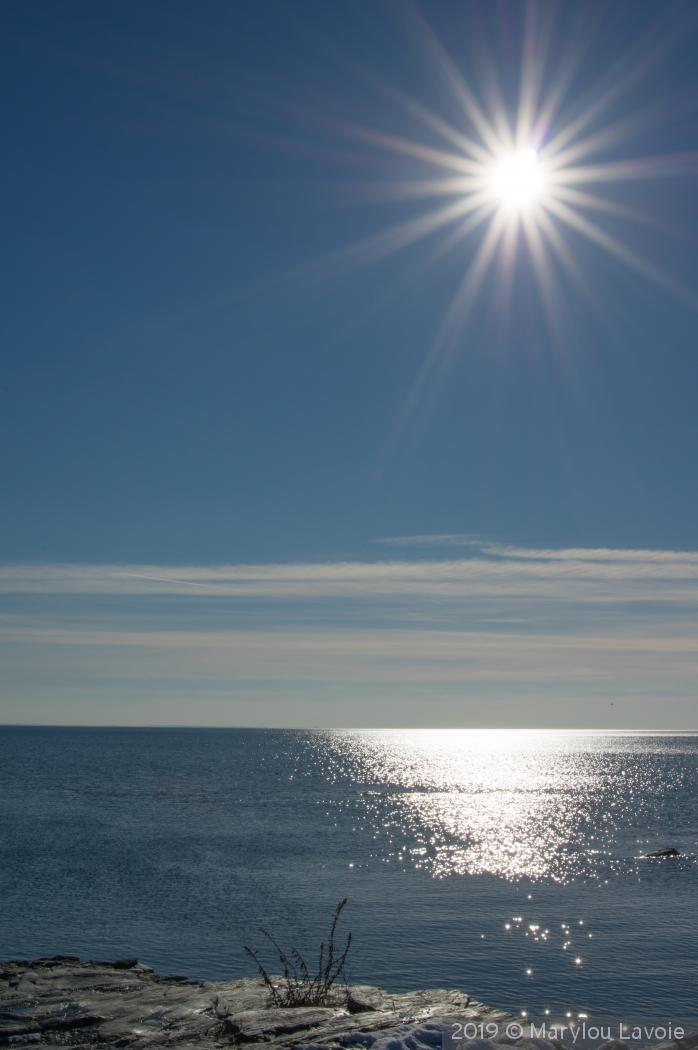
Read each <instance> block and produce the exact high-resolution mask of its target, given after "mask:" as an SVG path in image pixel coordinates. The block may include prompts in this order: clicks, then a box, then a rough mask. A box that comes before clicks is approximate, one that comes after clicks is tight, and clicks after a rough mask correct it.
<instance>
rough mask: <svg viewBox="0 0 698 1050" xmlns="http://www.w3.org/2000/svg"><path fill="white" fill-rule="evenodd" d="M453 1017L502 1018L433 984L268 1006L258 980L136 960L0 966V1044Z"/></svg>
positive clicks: (337, 1027) (284, 1040)
mask: <svg viewBox="0 0 698 1050" xmlns="http://www.w3.org/2000/svg"><path fill="white" fill-rule="evenodd" d="M454 1014H458V1015H459V1016H468V1017H471V1018H473V1019H478V1020H479V1019H480V1018H483V1019H485V1018H486V1019H487V1020H490V1021H504V1020H506V1019H507V1018H508V1017H509V1016H510V1015H508V1014H505V1013H503V1012H502V1011H497V1010H493V1009H491V1008H490V1007H488V1006H485V1005H484V1004H483V1003H478V1002H475V1001H474V1000H472V999H471V998H470V997H469V996H467V995H465V993H463V992H458V991H445V990H443V989H434V990H432V991H426V992H407V993H406V994H404V995H390V994H389V993H388V992H386V991H384V990H383V989H382V988H375V987H371V986H369V985H352V987H351V990H350V996H349V998H348V999H347V997H346V995H344V996H342V997H340V996H339V995H338V996H337V1000H336V1002H335V1003H334V1004H333V1005H331V1006H327V1007H308V1008H302V1007H301V1008H295V1009H282V1008H277V1007H273V1006H270V1005H269V995H268V992H267V989H266V988H265V986H264V984H263V982H262V981H261V980H258V979H256V978H243V979H242V980H238V981H204V982H200V981H191V980H189V979H188V978H186V977H183V976H181V975H180V974H168V975H167V976H165V977H161V976H158V975H157V974H156V973H154V972H153V970H152V968H151V967H150V966H145V965H143V964H141V963H139V962H138V960H137V959H119V960H117V961H116V962H94V961H92V960H90V961H89V962H81V961H80V960H79V959H78V958H76V957H75V956H65V955H57V956H54V957H53V958H50V959H36V960H35V961H34V962H28V961H26V960H12V961H10V962H5V963H0V1045H4V1046H16V1047H17V1048H18V1050H20V1048H21V1047H23V1046H24V1045H30V1044H32V1045H36V1046H56V1047H81V1048H85V1050H87V1048H88V1047H90V1048H94V1047H96V1046H97V1044H102V1045H103V1046H104V1048H105V1050H107V1048H108V1047H114V1048H116V1050H122V1048H124V1047H128V1048H129V1050H146V1048H151V1047H152V1048H156V1047H174V1046H176V1047H177V1048H181V1050H188V1048H189V1047H190V1046H191V1047H194V1046H196V1047H197V1050H214V1048H223V1047H225V1048H230V1047H231V1045H233V1046H238V1045H241V1044H243V1043H263V1044H265V1047H269V1050H272V1048H279V1050H282V1048H286V1047H291V1046H294V1045H296V1044H299V1043H304V1044H307V1043H315V1044H317V1043H321V1044H330V1045H332V1044H335V1045H337V1046H340V1045H341V1044H340V1042H339V1037H340V1036H341V1035H346V1034H347V1033H350V1032H356V1031H361V1032H378V1031H381V1030H383V1029H387V1028H393V1027H395V1026H399V1025H403V1024H407V1023H412V1024H415V1023H419V1022H428V1021H430V1020H436V1019H438V1018H441V1017H449V1016H453V1015H454Z"/></svg>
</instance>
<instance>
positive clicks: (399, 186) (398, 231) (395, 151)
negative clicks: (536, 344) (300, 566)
mask: <svg viewBox="0 0 698 1050" xmlns="http://www.w3.org/2000/svg"><path fill="white" fill-rule="evenodd" d="M521 6H522V11H523V14H522V34H521V60H520V79H519V86H518V91H517V92H516V91H514V89H513V88H512V90H511V91H510V93H509V97H508V98H507V94H506V92H505V91H504V89H503V88H502V86H501V84H500V83H499V80H498V76H497V69H496V64H495V63H494V61H489V62H488V63H486V64H485V65H484V66H483V67H482V68H483V72H482V73H481V74H480V76H481V81H480V83H476V84H471V83H469V82H468V81H467V80H466V78H465V76H464V75H463V72H462V71H461V69H460V68H459V66H458V64H457V62H456V61H455V60H454V59H453V58H452V56H451V54H450V53H449V51H448V50H447V49H446V47H445V46H444V45H443V43H442V41H441V40H440V39H439V37H438V36H437V35H436V33H435V32H434V30H433V29H432V28H431V26H430V24H429V23H428V22H427V20H426V19H425V18H424V17H423V16H422V14H421V13H420V11H419V10H418V8H417V6H416V5H414V4H412V3H408V2H407V0H406V2H405V4H404V5H403V7H402V8H401V10H402V11H403V17H404V18H405V19H406V22H407V23H409V26H410V31H411V32H412V33H413V34H414V38H415V39H417V40H418V41H419V46H420V48H421V49H423V53H424V56H425V58H426V59H427V60H428V61H429V62H430V63H431V64H432V69H433V71H434V73H435V74H436V77H437V79H438V81H439V82H440V83H441V84H442V85H443V86H444V87H445V88H446V89H447V91H448V93H449V95H450V97H451V100H452V102H453V104H454V112H455V113H456V117H455V119H453V117H446V116H444V115H443V114H442V113H441V112H439V111H436V110H432V109H430V108H429V107H428V106H427V105H426V104H425V102H424V101H423V100H422V99H421V98H418V97H414V96H411V95H408V94H406V93H405V92H403V91H402V90H400V89H398V88H397V87H395V86H394V85H392V84H389V83H383V82H379V81H377V84H378V85H379V86H380V87H381V90H382V92H383V93H384V94H385V95H386V96H387V97H388V98H389V99H390V100H391V101H392V102H394V103H395V104H396V105H397V106H398V107H399V108H400V109H401V110H402V111H403V112H404V113H406V114H408V115H409V117H410V118H413V119H416V121H417V122H418V125H420V126H421V128H422V130H423V131H424V133H425V135H424V138H422V137H421V136H420V135H419V134H417V135H415V136H414V137H409V136H405V135H403V134H399V133H395V132H394V131H384V130H379V129H378V128H376V127H371V126H367V125H363V124H357V123H353V122H346V121H343V120H340V119H336V118H333V120H332V129H333V132H334V133H335V134H339V135H341V136H343V137H346V138H347V139H349V140H353V141H355V142H356V141H358V142H360V143H362V144H363V145H364V146H367V147H369V148H370V149H371V150H377V151H380V152H383V153H384V154H392V155H393V156H397V157H399V158H400V166H399V169H398V170H399V176H398V177H396V178H394V179H392V180H391V181H387V182H386V183H385V186H384V187H383V186H378V185H377V184H375V183H374V184H372V185H369V187H368V188H369V194H371V193H375V192H376V191H377V193H378V197H377V199H379V200H385V199H389V200H394V201H395V202H396V203H400V202H402V203H404V202H405V201H412V202H414V204H415V205H418V202H420V201H422V202H423V207H422V208H419V207H418V206H417V207H416V208H415V211H414V212H413V214H412V215H410V216H409V217H407V218H403V219H401V220H399V221H397V222H395V223H393V224H391V225H388V226H385V227H383V228H382V229H380V230H378V231H377V232H376V233H373V234H370V235H368V236H366V237H364V238H362V239H361V240H358V241H354V242H353V243H350V244H349V245H347V246H346V247H344V248H342V249H338V250H337V251H335V252H332V253H330V254H329V255H327V256H322V257H320V258H318V259H317V260H316V261H315V262H314V263H313V264H311V265H310V269H312V268H313V266H315V267H317V269H318V270H322V271H323V272H326V271H327V269H328V264H331V265H332V266H336V267H338V268H340V269H342V268H344V267H345V266H346V265H348V264H349V265H352V266H354V265H359V266H361V265H368V264H372V263H375V262H377V261H378V260H380V259H383V258H386V257H388V256H390V255H392V254H393V253H396V252H399V251H402V250H403V249H405V248H407V247H408V246H411V245H413V244H416V243H417V242H420V241H422V242H428V241H431V245H430V246H429V247H427V248H425V255H424V260H423V263H422V265H421V268H423V269H426V268H427V267H429V266H432V265H434V264H435V263H436V262H437V260H440V259H442V258H443V257H444V256H445V255H447V254H448V253H452V252H453V253H457V254H458V259H459V266H462V270H461V273H460V277H459V279H458V283H457V285H456V287H455V289H454V292H453V294H452V297H451V299H450V302H449V304H448V305H447V306H446V308H445V310H444V314H443V317H442V319H441V321H440V323H439V325H438V328H437V330H436V331H435V333H434V336H433V339H432V341H431V344H430V346H429V347H428V349H427V351H426V353H425V356H424V359H423V362H422V364H421V366H420V367H419V369H418V370H417V373H416V375H415V379H414V381H413V384H412V387H411V389H410V390H409V393H408V394H407V395H406V397H405V400H404V403H403V408H402V410H401V412H400V414H399V417H398V419H397V421H396V424H395V426H394V429H393V434H392V436H391V437H390V439H389V440H388V442H387V444H386V452H385V456H386V457H387V456H388V455H390V453H391V450H392V449H393V447H394V446H395V443H396V441H397V435H398V434H399V432H400V431H401V430H402V428H403V427H404V426H405V425H406V422H407V420H408V419H410V418H411V417H412V416H413V415H414V414H415V413H416V412H418V411H420V412H422V411H423V412H424V413H427V412H429V411H431V409H430V408H429V407H428V406H430V405H432V404H433V403H434V398H433V396H432V393H433V391H432V388H433V389H435V387H436V385H437V384H439V383H440V382H442V381H443V377H444V376H445V374H446V371H447V368H448V365H449V362H450V361H451V360H452V359H453V357H454V356H455V355H456V354H457V353H458V352H459V350H460V349H461V348H462V347H463V346H464V345H466V343H465V340H464V338H463V336H464V332H465V331H466V327H467V320H468V318H469V315H470V313H471V312H472V311H473V309H474V308H475V306H476V304H477V303H478V301H479V300H480V299H481V297H482V295H483V293H485V292H486V286H487V284H489V285H490V288H491V289H492V291H493V293H494V298H495V299H496V312H497V316H498V318H499V319H500V321H501V325H502V330H505V329H506V328H507V326H508V325H509V322H510V320H511V313H512V310H513V308H514V307H513V303H514V301H515V297H514V294H513V293H514V288H515V284H516V280H517V273H518V272H519V270H520V269H522V268H525V270H526V273H527V278H526V279H528V275H531V276H532V278H533V284H534V286H535V287H536V289H537V292H538V297H539V305H540V307H541V311H542V316H543V319H544V323H545V324H546V327H547V329H548V331H549V334H550V336H551V339H552V341H553V343H554V344H555V345H556V346H557V347H562V345H563V343H564V342H565V339H566V336H567V333H568V332H569V328H568V327H567V326H568V324H569V314H568V311H567V303H566V299H567V296H568V294H569V293H570V292H573V293H576V295H577V296H578V297H579V298H580V299H581V300H583V301H584V302H585V303H587V304H588V305H590V306H591V308H592V309H594V308H595V304H594V291H593V288H592V286H591V285H590V282H589V281H588V279H587V274H586V273H585V268H584V265H583V260H582V259H581V258H580V255H579V253H578V251H577V250H576V246H577V245H578V244H579V243H580V242H582V241H586V242H587V243H588V244H590V245H591V246H593V248H594V249H596V250H597V251H598V252H600V253H605V254H606V255H607V256H609V257H610V258H612V259H614V260H615V261H616V262H619V263H621V264H622V265H623V266H625V267H627V268H628V269H629V270H631V271H633V272H634V273H635V274H636V275H638V276H639V277H641V278H643V279H644V280H647V281H650V282H652V283H653V284H654V285H655V286H656V287H658V288H660V289H661V290H662V291H664V292H667V293H668V294H669V295H671V296H673V297H674V298H675V299H676V300H678V301H679V302H681V303H683V304H684V305H685V306H687V307H689V309H691V310H694V311H696V312H698V294H697V293H696V291H695V289H693V288H692V287H688V286H687V285H686V284H684V283H683V282H682V280H681V279H680V278H679V277H678V276H675V275H674V274H672V273H669V272H667V271H666V270H664V269H663V268H662V267H661V266H660V265H659V264H658V263H657V262H655V260H654V259H653V258H652V257H651V256H648V255H645V254H641V253H640V252H639V251H638V250H636V249H635V248H634V246H633V245H632V242H629V241H628V240H626V239H625V236H624V224H625V228H626V229H627V228H629V227H630V226H634V227H643V226H644V227H645V228H648V229H649V228H653V229H655V230H657V231H664V232H668V233H670V232H672V231H673V230H675V227H674V226H672V224H671V223H664V222H663V221H662V220H661V219H660V218H659V217H658V216H657V217H655V216H652V215H650V214H649V213H648V212H647V210H646V209H645V208H644V207H642V208H638V207H634V206H632V205H630V204H629V203H628V202H626V201H625V200H623V199H622V196H621V195H620V194H619V193H618V192H617V187H618V186H619V184H623V183H629V182H633V183H636V182H637V181H638V180H643V179H647V180H656V179H658V178H662V179H664V178H667V177H671V176H679V177H682V178H685V177H686V176H687V175H688V174H693V173H695V172H698V151H685V152H681V153H676V154H671V153H666V154H658V153H652V154H651V155H648V156H642V155H640V156H637V155H633V154H632V153H631V154H629V155H628V154H626V155H625V156H623V155H622V154H621V155H619V149H620V148H622V146H623V144H624V143H625V142H626V141H627V142H629V143H631V142H632V140H633V139H634V138H635V137H636V136H637V135H639V133H641V132H642V131H643V130H651V129H653V128H654V127H655V126H656V125H657V124H658V123H659V122H660V121H661V120H663V119H664V118H665V116H666V115H667V113H668V110H667V109H666V107H663V106H662V105H657V106H656V108H648V109H645V110H636V111H633V112H630V113H628V114H626V115H623V116H621V117H619V116H618V114H617V111H616V109H617V105H618V102H619V100H620V99H622V98H623V96H624V95H626V94H627V93H628V92H629V90H630V89H631V88H632V87H633V86H634V85H635V84H637V83H638V82H639V81H641V80H642V79H643V78H644V77H645V76H647V75H648V73H649V72H650V71H651V70H652V69H654V68H655V66H657V65H658V64H659V63H660V62H661V61H663V60H665V59H666V57H667V56H668V55H669V53H670V52H671V49H672V47H673V46H674V45H675V44H676V43H677V42H678V41H680V40H682V39H683V38H684V37H685V34H686V32H688V30H689V29H690V28H693V21H694V15H693V14H692V12H691V11H690V10H686V11H683V12H682V10H680V9H679V8H676V9H675V10H672V11H671V12H669V13H668V14H666V15H663V16H662V17H660V19H659V20H658V22H657V23H656V25H655V27H654V29H653V31H652V32H651V33H646V34H644V35H643V36H641V37H639V38H638V39H637V40H636V41H635V43H633V44H632V45H631V46H630V47H629V49H628V52H627V53H626V56H625V59H624V64H623V65H622V68H621V66H620V65H619V70H621V71H620V72H618V73H617V74H616V73H604V74H603V75H602V76H600V77H599V79H598V80H597V81H595V82H593V83H592V85H591V86H590V88H588V89H587V91H586V94H585V96H584V97H575V94H574V89H573V84H574V78H575V76H576V74H577V72H578V71H579V69H580V68H581V67H582V65H583V62H584V60H585V56H586V52H587V50H588V49H589V48H590V47H591V45H592V42H593V40H594V37H595V34H596V33H597V32H598V31H599V27H598V26H597V25H595V24H594V23H593V21H592V22H590V23H589V25H587V26H586V28H585V30H584V32H583V33H581V34H580V33H578V32H575V33H574V34H571V35H570V36H569V38H568V40H567V41H565V42H564V46H562V42H561V49H559V48H554V47H553V46H552V43H551V41H552V40H553V38H554V34H553V29H554V25H553V21H554V19H553V21H551V18H552V15H551V11H552V9H547V8H544V7H543V6H542V5H539V4H537V3H535V2H533V0H531V2H530V3H528V2H527V3H526V4H523V5H521ZM609 151H610V155H609ZM410 167H411V169H412V171H411V172H410ZM605 189H606V190H611V192H610V193H608V192H606V191H605ZM614 189H615V192H613V191H614ZM371 199H374V198H372V197H371V196H369V200H371ZM304 272H306V271H304ZM422 406H424V407H422Z"/></svg>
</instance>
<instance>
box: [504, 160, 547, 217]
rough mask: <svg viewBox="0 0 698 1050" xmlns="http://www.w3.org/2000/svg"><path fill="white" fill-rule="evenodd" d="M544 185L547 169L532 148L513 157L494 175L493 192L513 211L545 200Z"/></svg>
mask: <svg viewBox="0 0 698 1050" xmlns="http://www.w3.org/2000/svg"><path fill="white" fill-rule="evenodd" d="M544 186H545V175H544V172H543V167H542V165H541V162H540V160H539V158H538V153H537V151H536V150H535V149H533V148H532V147H529V148H528V149H522V150H518V151H517V152H515V153H511V154H509V155H508V156H506V157H505V158H504V159H503V160H502V161H501V163H500V164H498V165H497V167H496V168H495V169H494V171H493V173H492V189H493V191H494V193H495V195H496V196H497V197H498V198H499V199H500V201H501V204H502V206H503V207H504V208H506V209H507V210H509V211H521V210H522V209H523V208H527V207H529V206H530V205H531V204H533V203H534V202H535V201H536V200H538V199H539V198H540V197H541V195H542V193H543V190H544Z"/></svg>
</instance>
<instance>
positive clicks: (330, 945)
mask: <svg viewBox="0 0 698 1050" xmlns="http://www.w3.org/2000/svg"><path fill="white" fill-rule="evenodd" d="M348 899H349V898H348V897H345V898H344V900H341V901H340V902H339V904H338V905H337V907H336V908H335V910H334V915H333V917H332V926H331V928H330V934H329V937H328V938H327V944H325V942H324V941H322V943H321V944H320V956H319V961H318V967H317V973H316V974H314V975H313V976H311V974H310V971H309V970H308V967H307V966H306V964H305V961H304V959H303V956H302V955H301V953H300V952H298V951H296V950H295V948H294V949H293V950H292V951H291V952H290V954H289V955H286V953H285V952H284V951H283V950H282V949H281V948H280V947H279V945H278V944H277V943H276V941H275V940H274V938H273V937H272V935H271V934H270V933H269V932H268V931H267V930H265V929H263V928H262V927H261V926H260V927H259V932H260V933H262V934H264V936H265V937H266V938H267V940H268V941H269V943H270V944H271V945H272V946H273V948H274V950H275V952H276V953H277V955H278V958H279V962H280V963H281V965H282V966H283V981H282V983H280V984H278V983H274V981H273V980H272V978H271V977H270V976H269V974H268V973H267V971H266V970H265V969H264V967H263V965H262V964H261V962H260V961H259V958H258V955H259V949H258V948H256V949H255V950H254V951H253V950H252V948H248V946H247V945H246V944H244V945H243V948H244V949H245V951H246V952H247V954H248V955H249V956H250V957H251V958H252V959H254V961H255V963H256V964H257V967H258V969H259V973H260V975H261V977H262V980H263V981H264V983H265V984H266V986H267V988H268V989H269V993H270V995H271V999H272V1003H273V1004H274V1006H285V1007H293V1006H326V1005H327V1004H328V1003H329V1002H331V1001H332V998H333V996H332V987H333V985H334V984H335V982H336V981H340V982H341V983H343V984H344V985H345V987H346V984H347V979H346V973H345V969H344V968H345V965H346V961H347V955H348V954H349V949H350V947H351V934H349V935H348V936H347V942H346V945H345V946H344V950H343V951H342V953H341V954H339V953H338V949H337V948H336V947H335V935H336V932H337V923H338V922H339V917H340V915H341V914H342V909H343V908H344V906H345V904H346V903H347V901H348Z"/></svg>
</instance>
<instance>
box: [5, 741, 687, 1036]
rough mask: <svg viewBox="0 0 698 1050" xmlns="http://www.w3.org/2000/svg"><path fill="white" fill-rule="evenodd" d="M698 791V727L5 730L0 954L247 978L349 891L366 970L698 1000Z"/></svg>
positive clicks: (457, 982)
mask: <svg viewBox="0 0 698 1050" xmlns="http://www.w3.org/2000/svg"><path fill="white" fill-rule="evenodd" d="M697 806H698V738H697V737H696V736H657V735H646V734H644V735H608V734H604V735H601V734H578V733H563V732H530V733H522V732H508V731H501V732H483V731H465V730H464V731H452V732H441V731H426V732H424V731H406V732H400V731H394V732H393V731H386V732H353V731H346V732H336V731H313V732H307V731H303V732H300V731H293V730H285V731H272V730H245V729H241V730H192V729H153V730H150V729H57V728H16V727H4V728H0V893H1V898H2V899H1V902H0V958H4V959H7V958H13V957H14V958H33V957H36V956H39V955H46V954H48V955H53V954H55V953H59V952H60V953H69V954H76V955H80V956H82V957H85V958H97V959H100V958H102V959H114V958H118V957H121V956H126V955H136V956H138V957H139V958H140V959H141V960H143V961H146V962H148V963H150V964H151V965H152V966H154V967H155V968H156V970H158V971H159V972H162V973H170V972H176V973H183V974H187V975H188V976H191V977H198V978H227V977H236V976H242V975H248V974H252V972H253V968H252V967H251V964H250V960H248V959H247V958H246V956H245V955H244V953H243V951H242V944H243V943H249V944H253V945H259V944H260V943H261V940H262V938H261V936H260V935H259V934H258V933H257V932H256V928H257V927H258V926H259V925H264V926H266V927H268V928H269V929H271V930H272V932H273V933H274V934H275V935H276V937H277V939H278V940H280V941H281V942H282V944H284V945H286V946H288V947H299V948H300V949H301V950H303V951H307V953H308V955H311V956H313V955H314V952H315V949H316V946H317V944H318V943H319V941H320V939H321V937H322V936H323V935H324V934H325V932H326V929H327V926H328V920H329V917H330V914H331V911H332V908H333V906H334V905H335V904H336V902H337V901H338V900H339V898H340V897H344V896H348V897H349V905H348V906H347V909H346V911H345V916H346V924H345V926H346V929H347V930H348V929H351V930H352V931H353V934H354V939H355V948H354V950H353V952H352V964H351V965H352V968H353V977H354V980H356V981H357V982H370V983H378V984H382V985H384V986H385V987H387V988H389V989H391V990H393V991H396V992H397V991H404V990H407V989H411V988H424V987H434V986H441V987H458V988H463V989H465V990H466V991H468V992H469V993H470V994H472V995H474V996H476V997H477V998H479V999H482V1000H484V1001H485V1002H488V1003H490V1004H492V1005H496V1006H500V1007H505V1008H509V1009H511V1010H514V1011H518V1010H520V1009H528V1010H529V1011H532V1012H536V1013H537V1012H539V1011H542V1010H543V1009H545V1008H550V1009H552V1010H555V1011H557V1010H559V1009H573V1010H586V1011H589V1012H593V1013H613V1014H615V1015H619V1014H620V1015H622V1014H624V1013H630V1012H634V1013H639V1014H644V1015H647V1014H650V1013H651V1014H658V1013H664V1012H666V1013H670V1014H673V1015H674V1016H688V1015H693V1014H695V1013H696V1008H697V1006H698V923H697V921H696V919H697V914H696V912H697V901H698V849H697V846H698V808H697ZM661 846H675V847H676V848H677V849H679V850H680V851H681V853H682V856H681V857H680V858H678V859H673V860H665V861H653V860H645V859H641V856H642V854H644V853H647V852H648V851H649V850H651V849H656V848H658V847H661ZM269 962H270V963H271V962H272V960H271V959H269Z"/></svg>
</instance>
